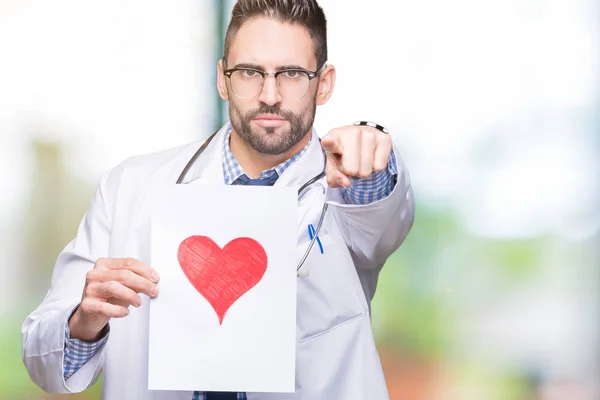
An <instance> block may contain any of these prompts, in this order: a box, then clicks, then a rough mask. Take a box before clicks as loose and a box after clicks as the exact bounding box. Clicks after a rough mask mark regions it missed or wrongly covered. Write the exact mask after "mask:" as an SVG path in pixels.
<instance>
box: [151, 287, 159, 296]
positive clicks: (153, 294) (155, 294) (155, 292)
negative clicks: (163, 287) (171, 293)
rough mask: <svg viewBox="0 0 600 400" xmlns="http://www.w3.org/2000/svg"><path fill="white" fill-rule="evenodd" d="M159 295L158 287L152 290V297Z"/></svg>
mask: <svg viewBox="0 0 600 400" xmlns="http://www.w3.org/2000/svg"><path fill="white" fill-rule="evenodd" d="M157 295H158V286H154V287H153V288H152V296H157Z"/></svg>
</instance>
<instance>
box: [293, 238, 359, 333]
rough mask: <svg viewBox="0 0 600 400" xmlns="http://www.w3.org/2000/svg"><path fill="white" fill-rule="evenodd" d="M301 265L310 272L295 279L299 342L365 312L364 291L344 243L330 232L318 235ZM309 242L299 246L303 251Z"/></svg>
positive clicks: (327, 330)
mask: <svg viewBox="0 0 600 400" xmlns="http://www.w3.org/2000/svg"><path fill="white" fill-rule="evenodd" d="M319 239H320V241H321V245H322V248H323V252H321V248H320V247H319V244H318V243H317V242H315V244H314V246H313V248H312V249H311V252H310V255H309V256H308V258H307V259H306V262H305V263H304V265H303V266H302V269H301V270H302V271H308V272H309V275H308V276H306V277H299V278H298V299H297V302H298V304H297V316H296V318H297V319H296V321H297V322H296V333H297V340H298V342H303V341H306V340H308V339H310V338H313V337H315V336H318V335H321V334H324V333H326V332H329V331H331V330H333V329H335V328H336V327H338V326H340V325H342V324H344V323H345V322H348V321H350V320H352V319H354V318H357V317H359V316H361V315H364V309H365V307H364V305H363V302H364V294H363V293H362V288H361V286H360V284H359V283H358V279H357V278H356V269H355V267H354V265H353V263H352V259H351V257H350V255H349V254H344V253H343V252H344V251H346V252H347V250H346V247H345V245H344V244H343V243H342V244H340V243H336V242H334V241H333V240H332V238H331V236H330V235H329V234H323V236H321V234H320V235H319ZM308 245H309V241H306V242H305V243H302V244H301V245H300V248H301V250H302V251H305V250H306V249H307V248H308Z"/></svg>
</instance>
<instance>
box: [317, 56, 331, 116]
mask: <svg viewBox="0 0 600 400" xmlns="http://www.w3.org/2000/svg"><path fill="white" fill-rule="evenodd" d="M318 79H319V87H318V88H317V105H319V106H321V105H323V104H325V103H327V101H328V100H329V98H330V97H331V95H332V94H333V87H334V86H335V67H334V66H333V65H328V66H327V67H325V68H324V69H323V71H321V74H320V75H319V78H318Z"/></svg>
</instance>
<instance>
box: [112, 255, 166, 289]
mask: <svg viewBox="0 0 600 400" xmlns="http://www.w3.org/2000/svg"><path fill="white" fill-rule="evenodd" d="M104 265H105V266H106V267H107V268H109V269H115V270H116V269H128V270H130V271H131V272H133V273H135V274H136V275H139V276H142V277H144V278H146V279H148V280H149V281H151V282H154V283H156V282H158V280H159V279H160V276H159V275H158V272H157V271H156V270H155V269H154V268H152V267H151V266H149V265H148V264H144V263H143V262H141V261H140V260H136V259H135V258H108V259H105V263H104Z"/></svg>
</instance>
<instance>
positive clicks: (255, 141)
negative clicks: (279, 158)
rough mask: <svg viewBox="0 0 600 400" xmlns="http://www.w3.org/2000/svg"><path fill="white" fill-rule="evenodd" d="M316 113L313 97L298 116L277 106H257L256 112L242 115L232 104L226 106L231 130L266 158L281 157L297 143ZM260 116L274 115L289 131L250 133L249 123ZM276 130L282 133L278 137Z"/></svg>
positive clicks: (253, 130)
mask: <svg viewBox="0 0 600 400" xmlns="http://www.w3.org/2000/svg"><path fill="white" fill-rule="evenodd" d="M316 109H317V102H316V96H315V98H314V99H313V100H312V101H311V103H310V104H309V105H308V106H307V107H306V108H305V109H304V110H302V111H301V112H300V114H294V113H293V112H291V111H286V110H282V109H281V108H280V107H279V106H278V105H275V106H268V105H266V104H264V103H260V106H259V107H258V108H257V109H254V110H250V111H248V112H247V113H245V114H243V113H242V111H240V109H239V108H237V107H236V106H235V104H233V102H232V101H230V102H229V115H230V116H231V126H232V127H233V129H234V130H235V131H236V132H237V134H238V135H239V136H240V137H241V138H242V139H243V140H244V141H245V142H246V143H248V145H250V147H252V148H253V149H254V150H255V151H257V152H258V153H261V154H269V155H279V154H284V153H286V152H288V151H289V150H290V149H291V148H292V147H294V146H295V145H296V144H297V143H298V142H300V140H302V138H303V137H304V136H305V135H306V133H307V132H308V130H309V129H310V128H311V126H312V124H313V122H314V119H315V113H316ZM260 114H273V115H277V116H279V117H281V118H283V119H285V120H286V121H288V122H289V124H290V127H289V129H285V128H272V127H266V128H262V129H261V131H258V130H256V129H252V126H251V125H250V123H251V122H252V120H253V119H254V118H256V116H258V115H260ZM277 129H281V132H279V133H277V132H276V130H277ZM263 130H264V131H263Z"/></svg>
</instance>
